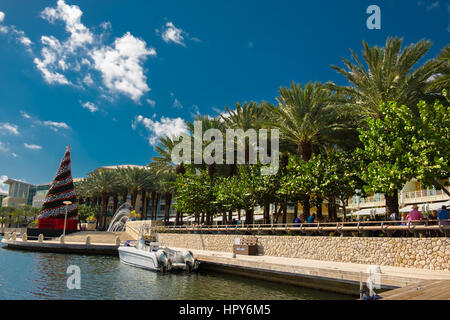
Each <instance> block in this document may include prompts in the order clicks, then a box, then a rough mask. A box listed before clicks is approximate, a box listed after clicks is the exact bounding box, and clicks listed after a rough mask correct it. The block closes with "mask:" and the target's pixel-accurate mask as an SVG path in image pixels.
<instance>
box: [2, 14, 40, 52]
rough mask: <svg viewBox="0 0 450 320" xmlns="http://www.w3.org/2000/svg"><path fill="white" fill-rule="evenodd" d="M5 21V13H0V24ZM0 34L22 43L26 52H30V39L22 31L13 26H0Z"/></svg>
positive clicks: (31, 43)
mask: <svg viewBox="0 0 450 320" xmlns="http://www.w3.org/2000/svg"><path fill="white" fill-rule="evenodd" d="M4 20H5V13H4V12H2V11H0V23H3V21H4ZM0 32H1V33H4V34H9V35H10V36H12V37H13V38H14V39H15V40H16V41H17V42H19V43H22V44H23V45H24V46H25V48H26V50H27V51H28V52H30V53H31V52H32V51H31V46H32V45H33V42H32V41H31V40H30V38H28V37H27V36H26V35H25V32H23V31H22V30H18V29H17V28H16V27H15V26H13V25H11V26H4V25H1V26H0Z"/></svg>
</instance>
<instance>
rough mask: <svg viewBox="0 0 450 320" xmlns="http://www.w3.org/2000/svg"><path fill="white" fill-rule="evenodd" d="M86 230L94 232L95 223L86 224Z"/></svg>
mask: <svg viewBox="0 0 450 320" xmlns="http://www.w3.org/2000/svg"><path fill="white" fill-rule="evenodd" d="M86 230H88V231H94V230H95V223H86Z"/></svg>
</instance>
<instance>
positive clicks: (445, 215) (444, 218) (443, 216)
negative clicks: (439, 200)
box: [437, 206, 449, 225]
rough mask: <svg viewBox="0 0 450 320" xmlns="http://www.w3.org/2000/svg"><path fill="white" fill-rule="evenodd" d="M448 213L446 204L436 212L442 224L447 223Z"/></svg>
mask: <svg viewBox="0 0 450 320" xmlns="http://www.w3.org/2000/svg"><path fill="white" fill-rule="evenodd" d="M448 214H449V212H448V210H447V207H446V206H442V207H441V209H440V210H439V211H438V212H437V218H438V220H439V222H440V223H441V224H442V225H447V224H449V221H448Z"/></svg>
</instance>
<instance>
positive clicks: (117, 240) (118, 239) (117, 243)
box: [116, 236, 120, 246]
mask: <svg viewBox="0 0 450 320" xmlns="http://www.w3.org/2000/svg"><path fill="white" fill-rule="evenodd" d="M116 246H120V237H119V236H117V237H116Z"/></svg>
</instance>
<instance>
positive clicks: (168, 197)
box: [164, 192, 172, 224]
mask: <svg viewBox="0 0 450 320" xmlns="http://www.w3.org/2000/svg"><path fill="white" fill-rule="evenodd" d="M164 201H165V203H166V205H165V206H164V222H165V223H166V224H167V223H169V212H170V202H171V201H172V194H171V193H170V192H165V193H164Z"/></svg>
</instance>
